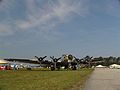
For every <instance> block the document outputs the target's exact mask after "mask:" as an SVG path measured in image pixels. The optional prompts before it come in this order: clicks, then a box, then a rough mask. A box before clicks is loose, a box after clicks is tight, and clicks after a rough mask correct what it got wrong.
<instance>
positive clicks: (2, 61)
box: [0, 59, 8, 64]
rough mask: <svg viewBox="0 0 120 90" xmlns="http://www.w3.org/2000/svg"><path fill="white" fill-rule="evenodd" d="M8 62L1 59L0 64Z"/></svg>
mask: <svg viewBox="0 0 120 90" xmlns="http://www.w3.org/2000/svg"><path fill="white" fill-rule="evenodd" d="M7 63H8V62H7V61H5V60H1V59H0V64H7Z"/></svg>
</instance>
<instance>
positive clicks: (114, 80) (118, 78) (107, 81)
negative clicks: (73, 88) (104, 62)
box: [84, 68, 120, 90]
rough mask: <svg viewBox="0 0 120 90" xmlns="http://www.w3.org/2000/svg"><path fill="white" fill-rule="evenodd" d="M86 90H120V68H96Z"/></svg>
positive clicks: (87, 82)
mask: <svg viewBox="0 0 120 90" xmlns="http://www.w3.org/2000/svg"><path fill="white" fill-rule="evenodd" d="M84 90H120V69H109V68H96V69H95V70H94V71H93V73H92V74H91V75H90V78H89V79H88V80H87V81H86V84H85V88H84Z"/></svg>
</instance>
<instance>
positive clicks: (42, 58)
mask: <svg viewBox="0 0 120 90" xmlns="http://www.w3.org/2000/svg"><path fill="white" fill-rule="evenodd" d="M46 57H47V56H44V57H37V56H35V58H37V59H38V60H39V61H40V62H41V61H43V60H44V59H45V58H46Z"/></svg>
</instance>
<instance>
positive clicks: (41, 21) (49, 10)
mask: <svg viewBox="0 0 120 90" xmlns="http://www.w3.org/2000/svg"><path fill="white" fill-rule="evenodd" d="M26 4H27V10H28V11H27V17H28V18H27V20H22V21H19V22H18V24H17V25H18V26H19V27H20V28H21V29H29V28H32V27H36V26H39V27H44V26H45V27H47V26H50V25H51V23H52V25H53V23H54V26H55V23H56V22H57V23H60V22H64V21H65V20H66V19H67V18H69V17H71V16H72V14H75V13H76V14H79V15H81V16H83V15H84V14H85V13H86V12H87V8H86V7H85V6H84V5H83V4H84V3H83V1H81V0H80V1H78V0H75V1H74V2H73V1H72V0H56V2H52V1H51V2H48V3H46V5H45V6H46V7H43V8H39V7H38V6H37V5H36V4H35V0H26ZM48 24H49V25H48Z"/></svg>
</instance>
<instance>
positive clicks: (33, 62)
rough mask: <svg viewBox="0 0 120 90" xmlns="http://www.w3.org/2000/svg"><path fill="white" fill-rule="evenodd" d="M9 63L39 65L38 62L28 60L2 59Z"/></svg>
mask: <svg viewBox="0 0 120 90" xmlns="http://www.w3.org/2000/svg"><path fill="white" fill-rule="evenodd" d="M4 60H6V61H10V62H20V63H30V64H40V63H39V61H35V60H30V59H4Z"/></svg>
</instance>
